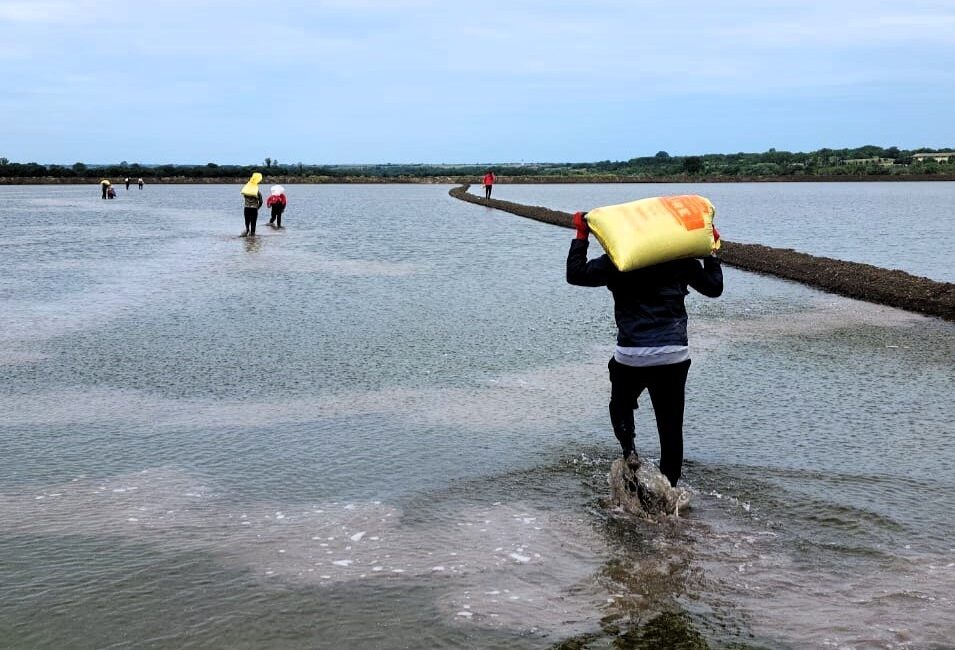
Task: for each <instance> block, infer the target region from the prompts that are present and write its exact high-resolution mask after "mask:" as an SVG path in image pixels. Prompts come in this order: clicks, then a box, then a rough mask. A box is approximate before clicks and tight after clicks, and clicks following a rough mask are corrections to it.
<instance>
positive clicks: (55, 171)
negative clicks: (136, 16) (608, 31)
mask: <svg viewBox="0 0 955 650" xmlns="http://www.w3.org/2000/svg"><path fill="white" fill-rule="evenodd" d="M948 151H951V149H930V148H922V149H913V150H904V149H899V148H898V147H888V148H882V147H877V146H872V145H869V146H864V147H857V148H855V149H819V150H818V151H812V152H808V153H800V152H797V153H793V152H790V151H777V150H776V149H770V150H769V151H766V152H764V153H743V152H740V153H733V154H705V155H700V156H671V155H670V154H668V153H667V152H665V151H659V152H657V154H656V155H654V156H644V157H639V158H631V159H630V160H624V161H610V160H603V161H599V162H585V163H496V164H474V165H444V164H393V163H391V164H370V165H310V164H304V163H301V162H299V163H295V164H291V165H287V164H279V161H277V160H273V159H272V158H265V159H264V161H263V164H261V165H218V164H216V163H211V162H210V163H207V164H205V165H175V164H165V165H142V164H139V163H132V164H130V163H127V162H126V161H123V162H121V163H118V164H110V165H87V164H85V163H82V162H78V163H75V164H73V165H70V166H65V165H53V164H51V165H43V164H39V163H35V162H30V163H16V162H10V161H9V160H7V159H6V158H0V178H7V179H28V178H61V179H64V180H68V179H71V178H76V179H81V178H92V177H106V178H116V177H127V176H129V177H132V179H133V180H135V178H137V177H143V178H149V179H156V178H185V179H197V180H200V179H205V178H210V179H211V178H241V177H244V176H247V175H249V174H251V173H252V172H254V171H261V172H264V173H266V174H268V175H270V176H282V177H287V178H303V179H307V178H314V177H321V178H331V179H334V178H377V179H399V178H412V179H413V178H429V177H435V176H479V175H481V174H483V173H484V171H485V170H486V169H488V168H491V169H493V170H494V172H495V173H496V174H497V175H498V176H500V177H522V176H524V177H527V176H533V177H548V176H549V177H579V178H580V179H581V180H585V179H586V178H588V177H594V178H601V179H606V178H614V177H627V178H645V179H654V178H674V177H706V178H711V179H713V178H717V179H718V178H779V177H813V176H826V177H831V176H848V177H853V176H909V175H919V176H922V175H937V174H940V175H946V176H948V175H951V174H955V156H953V157H952V158H950V159H949V160H947V161H934V160H928V161H919V160H917V159H916V158H915V155H916V154H919V153H943V152H948Z"/></svg>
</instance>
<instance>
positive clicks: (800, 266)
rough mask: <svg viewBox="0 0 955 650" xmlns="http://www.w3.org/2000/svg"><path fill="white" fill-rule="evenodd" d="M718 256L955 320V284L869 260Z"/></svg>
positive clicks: (743, 250)
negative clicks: (872, 263) (864, 261)
mask: <svg viewBox="0 0 955 650" xmlns="http://www.w3.org/2000/svg"><path fill="white" fill-rule="evenodd" d="M469 187H470V186H469V185H462V186H460V187H456V188H454V189H452V190H451V191H450V192H449V193H450V195H451V196H453V197H454V198H456V199H460V200H462V201H467V202H468V203H476V204H478V205H483V206H487V207H490V208H495V209H497V210H503V211H505V212H510V213H511V214H516V215H518V216H521V217H527V218H528V219H534V220H536V221H543V222H544V223H549V224H553V225H555V226H562V227H564V228H572V227H573V225H572V224H571V220H572V219H573V215H572V214H570V213H568V212H560V211H557V210H550V209H548V208H542V207H539V206H531V205H523V204H521V203H512V202H511V201H501V200H498V199H483V198H481V197H479V196H477V195H474V194H471V193H469V192H468V188H469ZM720 257H721V258H722V259H723V261H724V262H725V263H726V264H730V265H731V266H735V267H737V268H740V269H745V270H747V271H755V272H756V273H765V274H767V275H774V276H776V277H780V278H785V279H787V280H795V281H796V282H801V283H803V284H806V285H809V286H812V287H816V288H818V289H822V290H824V291H828V292H830V293H835V294H839V295H841V296H847V297H849V298H856V299H858V300H865V301H868V302H874V303H878V304H882V305H888V306H890V307H896V308H898V309H905V310H907V311H913V312H918V313H921V314H927V315H929V316H937V317H939V318H944V319H945V320H950V321H955V284H952V283H950V282H937V281H935V280H930V279H929V278H923V277H920V276H917V275H910V274H909V273H906V272H905V271H898V270H893V269H883V268H880V267H878V266H872V265H871V264H860V263H858V262H845V261H842V260H835V259H832V258H829V257H817V256H815V255H808V254H806V253H799V252H797V251H794V250H792V249H788V248H772V247H770V246H762V245H760V244H739V243H734V242H728V241H726V240H723V245H722V249H721V251H720Z"/></svg>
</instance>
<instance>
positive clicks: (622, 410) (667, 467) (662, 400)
mask: <svg viewBox="0 0 955 650" xmlns="http://www.w3.org/2000/svg"><path fill="white" fill-rule="evenodd" d="M607 368H608V369H609V370H610V423H611V425H612V426H613V433H614V435H615V436H617V440H619V441H620V445H621V447H623V449H624V451H625V452H626V451H627V450H630V449H633V448H634V439H635V437H636V430H635V427H634V422H633V411H634V409H636V408H637V398H638V397H640V393H642V392H643V389H647V391H648V392H649V393H650V402H651V403H652V404H653V411H654V413H656V418H657V433H658V434H659V435H660V471H661V472H663V474H664V475H665V476H666V477H667V478H668V479H669V480H670V485H673V486H676V482H677V481H678V480H680V473H681V471H682V468H683V404H684V400H685V391H686V374H687V372H688V371H689V369H690V360H689V359H687V360H686V361H683V362H681V363H674V364H670V365H666V366H645V367H640V368H634V367H631V366H625V365H624V364H622V363H618V362H617V360H616V359H614V358H611V359H610V363H609V364H607Z"/></svg>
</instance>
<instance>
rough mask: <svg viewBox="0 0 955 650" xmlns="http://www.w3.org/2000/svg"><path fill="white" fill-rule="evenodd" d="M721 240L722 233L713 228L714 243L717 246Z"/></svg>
mask: <svg viewBox="0 0 955 650" xmlns="http://www.w3.org/2000/svg"><path fill="white" fill-rule="evenodd" d="M719 240H720V231H719V230H717V229H716V226H713V243H714V244H715V243H716V242H718V241H719Z"/></svg>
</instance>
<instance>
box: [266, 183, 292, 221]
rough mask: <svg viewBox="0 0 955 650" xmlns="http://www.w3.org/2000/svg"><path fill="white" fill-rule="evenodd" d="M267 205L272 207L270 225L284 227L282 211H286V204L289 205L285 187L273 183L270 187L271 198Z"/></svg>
mask: <svg viewBox="0 0 955 650" xmlns="http://www.w3.org/2000/svg"><path fill="white" fill-rule="evenodd" d="M265 205H267V206H268V207H270V208H272V218H271V219H269V225H270V226H273V225H274V226H275V227H276V228H281V227H282V213H283V212H285V206H286V205H288V198H287V197H286V196H285V188H284V187H282V186H281V185H273V186H272V187H271V188H269V198H268V200H267V201H266V202H265Z"/></svg>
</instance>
